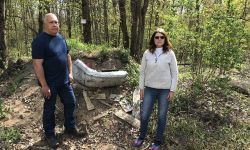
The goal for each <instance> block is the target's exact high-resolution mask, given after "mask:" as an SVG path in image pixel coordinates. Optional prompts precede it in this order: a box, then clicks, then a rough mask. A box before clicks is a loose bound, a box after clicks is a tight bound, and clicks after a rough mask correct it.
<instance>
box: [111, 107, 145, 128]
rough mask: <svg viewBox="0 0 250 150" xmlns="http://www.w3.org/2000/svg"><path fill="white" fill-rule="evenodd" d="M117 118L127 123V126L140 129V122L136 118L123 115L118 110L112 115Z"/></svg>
mask: <svg viewBox="0 0 250 150" xmlns="http://www.w3.org/2000/svg"><path fill="white" fill-rule="evenodd" d="M114 114H115V115H116V116H117V117H119V118H120V119H122V120H124V121H126V122H128V123H129V124H131V125H132V126H133V127H136V128H140V121H139V120H138V119H136V118H134V117H133V116H131V115H129V114H127V113H125V112H124V111H122V110H118V111H116V112H115V113H114Z"/></svg>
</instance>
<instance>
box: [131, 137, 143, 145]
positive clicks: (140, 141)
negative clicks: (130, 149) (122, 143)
mask: <svg viewBox="0 0 250 150" xmlns="http://www.w3.org/2000/svg"><path fill="white" fill-rule="evenodd" d="M142 143H143V140H140V139H139V138H137V139H135V140H134V141H133V144H132V145H133V146H134V147H140V146H141V145H142Z"/></svg>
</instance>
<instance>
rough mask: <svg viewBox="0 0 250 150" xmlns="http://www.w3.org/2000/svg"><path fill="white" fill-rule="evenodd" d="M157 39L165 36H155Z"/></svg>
mask: <svg viewBox="0 0 250 150" xmlns="http://www.w3.org/2000/svg"><path fill="white" fill-rule="evenodd" d="M155 39H165V37H164V36H155Z"/></svg>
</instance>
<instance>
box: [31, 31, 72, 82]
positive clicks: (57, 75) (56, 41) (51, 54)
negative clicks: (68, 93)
mask: <svg viewBox="0 0 250 150" xmlns="http://www.w3.org/2000/svg"><path fill="white" fill-rule="evenodd" d="M68 52H69V51H68V49H67V44H66V41H65V39H64V38H63V37H62V35H60V34H57V35H56V36H51V35H49V34H48V33H46V32H42V33H41V34H39V35H38V36H37V37H36V38H35V39H34V40H33V42H32V59H44V61H43V69H44V75H45V79H46V81H47V84H48V85H49V86H60V85H64V84H67V83H69V71H68V63H67V54H68Z"/></svg>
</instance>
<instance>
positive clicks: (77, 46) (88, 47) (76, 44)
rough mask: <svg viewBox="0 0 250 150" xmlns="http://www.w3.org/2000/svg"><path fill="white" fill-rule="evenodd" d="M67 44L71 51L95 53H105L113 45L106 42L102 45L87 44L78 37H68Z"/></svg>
mask: <svg viewBox="0 0 250 150" xmlns="http://www.w3.org/2000/svg"><path fill="white" fill-rule="evenodd" d="M67 45H68V48H69V49H70V52H71V53H79V52H87V53H93V54H95V53H98V52H101V53H103V52H104V53H105V52H106V51H109V50H110V49H112V48H111V47H109V46H108V45H105V44H102V45H94V44H86V43H82V42H81V41H80V40H78V39H68V40H67Z"/></svg>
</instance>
